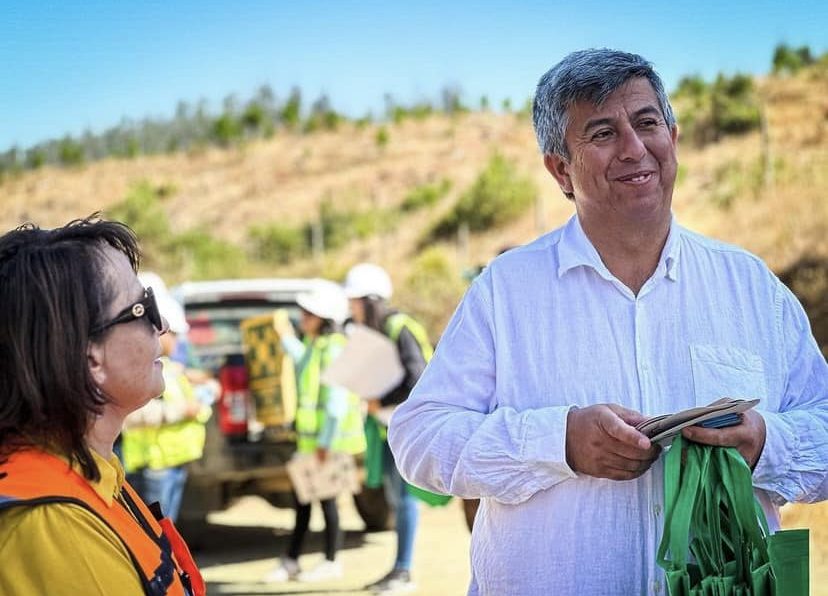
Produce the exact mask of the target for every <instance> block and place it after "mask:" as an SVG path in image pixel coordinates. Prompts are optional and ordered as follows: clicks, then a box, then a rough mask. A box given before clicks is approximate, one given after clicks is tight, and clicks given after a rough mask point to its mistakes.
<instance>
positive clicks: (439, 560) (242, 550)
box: [196, 497, 469, 596]
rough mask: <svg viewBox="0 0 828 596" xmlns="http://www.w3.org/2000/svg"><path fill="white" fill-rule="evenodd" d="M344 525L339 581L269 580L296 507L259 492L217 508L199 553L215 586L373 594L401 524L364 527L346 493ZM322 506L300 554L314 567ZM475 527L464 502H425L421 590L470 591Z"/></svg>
mask: <svg viewBox="0 0 828 596" xmlns="http://www.w3.org/2000/svg"><path fill="white" fill-rule="evenodd" d="M339 505H340V507H339V511H340V518H341V523H342V527H343V529H344V531H345V542H344V547H343V549H342V550H341V551H340V557H339V558H340V560H341V561H342V563H343V566H344V570H345V575H344V577H343V578H342V579H340V580H338V581H336V582H329V583H315V584H303V583H298V582H289V583H284V584H274V583H269V584H268V583H263V582H262V581H261V578H262V577H263V576H264V575H265V574H266V573H267V572H268V571H269V570H270V569H272V568H273V566H274V565H275V564H276V563H277V561H278V555H280V554H282V553H283V552H284V551H285V549H286V545H287V541H288V537H289V533H290V529H291V528H292V525H293V512H292V511H291V510H288V509H276V508H274V507H271V506H270V505H269V504H268V503H267V502H265V501H263V500H261V499H259V498H256V497H245V498H243V499H240V500H239V501H238V502H236V503H235V504H234V505H233V506H232V507H231V508H229V509H228V510H227V511H224V512H221V513H214V514H211V517H210V521H211V523H213V524H214V526H213V529H214V532H211V536H210V538H209V542H208V543H207V545H206V547H205V548H204V549H203V550H202V551H201V552H197V553H196V559H197V561H198V563H199V566H200V567H201V569H202V572H203V574H204V578H205V579H206V580H207V583H208V593H209V594H211V595H212V594H232V595H234V596H242V595H253V594H315V595H318V594H370V592H367V591H365V590H363V589H362V588H363V587H364V586H365V585H366V584H368V583H371V582H373V581H375V580H376V579H378V578H380V577H382V576H383V575H384V574H385V573H386V572H387V571H388V570H390V568H391V566H392V564H393V562H394V555H395V553H396V534H395V533H394V532H372V533H365V532H363V527H364V526H363V523H362V521H361V520H360V519H359V516H358V515H357V513H356V510H355V509H354V506H353V502H352V501H351V499H350V498H348V497H344V498H342V499H340V502H339ZM323 528H324V521H323V519H322V512H321V510H319V508H318V507H314V509H313V514H312V517H311V534H310V535H309V536H308V540H307V542H306V544H305V548H304V551H305V553H307V554H304V555H303V556H302V557H301V558H300V561H299V562H300V565H301V566H302V567H303V568H310V567H312V566H313V565H314V564H316V563H317V562H318V561H321V560H322V558H323V555H322V548H323V538H322V534H321V531H322V529H323ZM468 552H469V532H468V530H467V529H466V525H465V520H464V518H463V512H462V508H461V505H460V503H459V502H458V501H457V500H456V499H455V500H453V501H452V502H450V503H449V504H448V505H446V506H445V507H440V508H431V507H426V506H422V507H421V510H420V528H419V532H418V535H417V543H416V551H415V560H414V573H413V577H414V581H415V583H416V584H417V590H416V592H413V593H415V594H423V595H432V594H433V595H438V594H440V595H442V594H465V593H466V589H467V587H468V582H469V563H468Z"/></svg>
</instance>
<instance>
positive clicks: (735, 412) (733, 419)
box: [635, 397, 759, 442]
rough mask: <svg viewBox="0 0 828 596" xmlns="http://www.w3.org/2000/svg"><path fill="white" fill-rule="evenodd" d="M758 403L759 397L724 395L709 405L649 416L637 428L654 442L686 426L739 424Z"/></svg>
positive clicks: (714, 426) (708, 426) (710, 426)
mask: <svg viewBox="0 0 828 596" xmlns="http://www.w3.org/2000/svg"><path fill="white" fill-rule="evenodd" d="M758 403H759V400H758V399H733V398H730V397H723V398H721V399H718V400H716V401H714V402H713V403H712V404H710V405H707V406H702V407H698V408H690V409H689V410H682V411H681V412H677V413H675V414H663V415H661V416H654V417H653V418H648V419H647V420H645V421H644V422H641V423H639V424H638V425H637V426H636V427H635V428H636V430H638V431H639V432H641V433H642V434H644V435H646V436H647V437H649V438H650V441H652V442H657V441H662V440H665V439H669V438H671V437H674V436H675V435H677V434H679V433H680V432H681V429H683V428H684V427H686V426H696V425H698V426H703V427H705V428H724V427H726V426H733V425H735V424H739V422H741V420H742V416H741V415H742V413H743V412H746V411H748V410H749V409H751V408H752V407H753V406H755V405H756V404H758Z"/></svg>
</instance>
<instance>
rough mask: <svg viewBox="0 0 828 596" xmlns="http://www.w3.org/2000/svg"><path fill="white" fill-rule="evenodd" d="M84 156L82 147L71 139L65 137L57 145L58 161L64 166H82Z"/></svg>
mask: <svg viewBox="0 0 828 596" xmlns="http://www.w3.org/2000/svg"><path fill="white" fill-rule="evenodd" d="M85 158H86V156H85V155H84V152H83V146H82V145H81V144H80V143H78V142H76V141H74V140H73V139H72V137H70V136H68V135H67V136H65V137H63V140H61V141H60V143H59V144H58V159H59V160H60V163H62V164H63V165H65V166H79V165H81V164H83V162H84V160H85Z"/></svg>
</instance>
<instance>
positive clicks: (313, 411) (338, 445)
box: [296, 333, 365, 453]
mask: <svg viewBox="0 0 828 596" xmlns="http://www.w3.org/2000/svg"><path fill="white" fill-rule="evenodd" d="M346 341H347V340H346V339H345V336H344V335H342V334H341V333H332V334H330V335H325V336H321V337H317V338H316V339H315V340H313V341H308V340H305V349H306V350H310V352H309V354H308V356H307V358H306V359H305V366H304V368H303V369H302V371H301V373H300V375H299V381H298V393H299V395H298V404H297V409H296V434H297V435H298V438H297V443H296V448H297V450H298V451H299V452H301V453H312V452H314V451H316V447H317V438H318V436H319V432H320V431H321V430H322V425H323V423H324V421H325V416H326V412H325V408H326V406H327V403H328V395H329V392H330V390H329V389H328V387H326V386H325V385H322V384H321V383H320V380H319V377H320V375H321V373H322V371H323V370H324V369H325V367H327V366H328V364H330V362H331V352H330V347H331V346H338V347H342V346H344V345H345V343H346ZM330 448H331V450H332V451H342V452H345V453H362V452H363V451H365V431H364V429H363V426H362V411H361V404H360V399H359V396H358V395H356V394H354V393H350V392H349V393H348V407H347V410H346V412H345V416H344V418H343V419H342V420H339V421H338V427H337V431H336V434H335V435H334V438H333V441H332V442H331V446H330Z"/></svg>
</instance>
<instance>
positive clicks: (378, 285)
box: [345, 263, 393, 300]
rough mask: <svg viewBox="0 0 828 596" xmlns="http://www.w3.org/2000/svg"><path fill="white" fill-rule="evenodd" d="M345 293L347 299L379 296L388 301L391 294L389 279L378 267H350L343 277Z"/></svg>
mask: <svg viewBox="0 0 828 596" xmlns="http://www.w3.org/2000/svg"><path fill="white" fill-rule="evenodd" d="M345 293H346V294H347V295H348V298H365V297H366V296H379V297H380V298H385V299H386V300H388V299H389V298H391V294H392V293H393V287H392V286H391V278H390V277H388V273H386V272H385V269H383V268H382V267H380V266H379V265H374V264H373V263H360V264H359V265H354V266H353V267H351V270H350V271H348V275H346V276H345Z"/></svg>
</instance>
